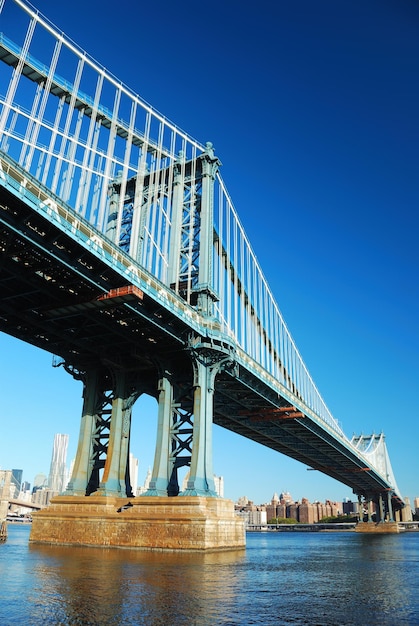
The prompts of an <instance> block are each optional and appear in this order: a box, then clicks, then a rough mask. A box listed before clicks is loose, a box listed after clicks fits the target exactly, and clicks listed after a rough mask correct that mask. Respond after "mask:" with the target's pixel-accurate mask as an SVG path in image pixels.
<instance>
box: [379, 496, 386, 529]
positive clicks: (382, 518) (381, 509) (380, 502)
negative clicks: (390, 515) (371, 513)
mask: <svg viewBox="0 0 419 626" xmlns="http://www.w3.org/2000/svg"><path fill="white" fill-rule="evenodd" d="M378 510H379V514H380V519H379V521H380V522H384V519H385V518H384V503H383V496H382V494H381V493H380V494H379V496H378Z"/></svg>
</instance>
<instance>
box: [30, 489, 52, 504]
mask: <svg viewBox="0 0 419 626" xmlns="http://www.w3.org/2000/svg"><path fill="white" fill-rule="evenodd" d="M54 495H56V492H55V491H53V490H52V489H48V488H47V487H40V488H39V489H37V490H36V491H35V492H34V493H33V494H32V502H33V503H34V504H39V505H40V506H46V505H47V504H49V501H50V500H51V498H52V497H53V496H54Z"/></svg>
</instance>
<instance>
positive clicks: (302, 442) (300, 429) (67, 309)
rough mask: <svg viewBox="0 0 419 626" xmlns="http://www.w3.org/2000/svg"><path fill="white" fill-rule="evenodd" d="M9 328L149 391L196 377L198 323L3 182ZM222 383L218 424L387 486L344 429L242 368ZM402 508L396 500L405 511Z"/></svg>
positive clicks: (4, 297)
mask: <svg viewBox="0 0 419 626" xmlns="http://www.w3.org/2000/svg"><path fill="white" fill-rule="evenodd" d="M174 297H177V296H175V295H174ZM0 330H1V331H3V332H5V333H7V334H9V335H12V336H14V337H17V338H18V339H21V340H23V341H26V342H28V343H31V344H33V345H35V346H38V347H39V348H42V349H44V350H47V351H48V352H50V353H52V354H54V355H57V356H59V357H61V358H62V359H63V360H64V361H65V362H66V363H67V364H70V365H71V366H72V367H74V368H76V369H79V370H85V369H86V368H89V367H91V366H92V365H94V366H97V365H98V364H100V365H102V366H104V367H107V366H110V367H113V368H119V369H121V370H124V371H132V372H135V374H136V375H137V376H138V378H139V379H141V389H142V392H144V393H149V394H151V395H157V392H156V389H157V383H158V380H159V378H160V376H161V372H162V371H164V370H167V369H170V370H172V371H176V372H180V373H183V375H185V376H186V377H187V378H190V375H191V364H190V359H189V356H188V353H187V350H186V346H187V341H188V336H189V334H190V332H191V330H190V327H189V326H187V325H186V324H185V323H184V322H183V321H182V320H181V319H179V318H177V317H176V316H174V315H172V314H171V313H170V312H169V311H168V310H167V309H165V308H164V307H163V306H160V305H159V304H158V302H156V300H154V299H152V298H151V297H149V296H147V294H145V293H143V292H142V291H141V290H139V289H137V288H134V287H133V286H132V285H131V283H130V282H129V281H128V280H125V281H124V280H123V279H121V274H120V273H119V272H117V271H116V269H114V268H112V267H111V266H110V265H108V264H107V263H105V262H104V261H103V260H102V259H100V258H98V256H97V255H96V254H95V253H94V251H93V250H92V251H89V250H87V249H86V248H85V247H82V246H80V244H79V243H78V242H77V241H75V240H74V238H72V237H71V236H69V234H67V233H66V232H64V231H63V230H61V229H60V228H59V227H58V226H57V225H56V224H54V223H53V222H51V221H48V220H47V219H46V218H44V217H43V216H42V215H40V214H38V213H35V212H34V211H33V210H32V209H31V208H30V207H28V206H27V204H26V203H25V202H24V201H22V200H21V199H20V198H18V197H17V196H16V195H14V194H13V193H11V192H9V191H8V190H7V189H5V188H4V187H3V186H1V187H0ZM202 341H204V342H205V341H206V338H205V337H203V338H202ZM179 376H181V375H180V374H179ZM215 384H216V393H215V395H214V398H215V399H214V422H215V423H216V424H218V425H220V426H223V427H224V428H227V429H229V430H231V431H233V432H236V433H238V434H240V435H243V436H245V437H248V438H249V439H252V440H254V441H256V442H258V443H260V444H262V445H265V446H268V447H270V448H272V449H274V450H277V451H278V452H281V453H283V454H285V455H287V456H290V457H292V458H294V459H296V460H298V461H300V462H302V463H305V464H306V465H307V466H308V467H309V468H312V469H316V470H319V471H321V472H323V473H325V474H327V475H329V476H331V477H332V478H335V479H336V480H338V481H340V482H342V483H343V484H345V485H347V486H349V487H350V488H351V489H353V491H354V492H355V493H357V494H359V495H364V496H366V497H371V498H374V497H375V496H376V494H378V493H380V492H383V491H385V490H386V485H385V483H384V482H383V481H382V479H380V477H379V475H378V474H376V473H375V472H374V471H373V470H371V468H365V467H364V466H363V464H362V462H361V460H360V459H359V458H358V457H357V456H356V455H355V454H354V453H353V452H352V451H351V450H350V449H349V448H348V447H347V446H346V445H345V443H344V442H343V441H342V442H341V441H340V440H339V438H336V436H335V433H333V432H332V431H330V432H329V431H328V430H326V429H325V428H324V427H323V426H322V425H321V424H320V423H318V422H317V421H315V420H314V419H312V418H311V417H309V416H307V415H304V414H301V413H299V412H298V411H296V410H295V409H293V407H291V406H290V403H289V400H286V399H285V398H281V397H278V394H277V393H276V392H274V391H273V390H272V389H271V388H269V387H268V386H267V385H265V384H264V383H262V382H261V381H260V380H258V379H256V377H254V376H253V375H251V374H250V373H249V372H248V371H247V370H244V368H241V367H238V368H236V370H235V372H234V375H233V374H232V373H231V372H228V371H221V372H220V373H219V374H218V375H217V378H216V383H215ZM278 409H279V410H278ZM380 481H381V482H380ZM402 506H403V503H402V501H401V500H400V499H399V498H396V499H394V501H393V507H394V508H395V509H397V508H400V507H402Z"/></svg>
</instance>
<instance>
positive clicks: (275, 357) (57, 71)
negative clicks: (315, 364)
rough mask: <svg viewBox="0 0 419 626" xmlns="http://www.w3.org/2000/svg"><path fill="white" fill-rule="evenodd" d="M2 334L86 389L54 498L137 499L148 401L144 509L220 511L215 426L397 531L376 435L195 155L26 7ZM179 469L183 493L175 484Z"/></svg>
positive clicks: (13, 41) (20, 11)
mask: <svg viewBox="0 0 419 626" xmlns="http://www.w3.org/2000/svg"><path fill="white" fill-rule="evenodd" d="M0 12H1V14H0V31H1V32H0V61H1V62H0V223H1V227H0V253H1V256H0V259H1V260H0V285H1V293H0V330H1V331H2V332H5V333H8V334H10V335H13V336H14V337H17V338H19V339H21V340H23V341H25V342H28V343H30V344H33V345H35V346H38V347H39V348H42V349H44V350H47V351H49V352H50V353H52V354H53V355H55V357H54V358H55V363H56V364H57V365H62V366H63V367H64V368H65V369H66V370H67V371H68V372H69V374H70V375H72V376H74V377H75V378H77V379H80V380H82V381H83V385H84V400H83V409H82V426H81V430H80V439H79V444H78V450H77V456H76V462H75V466H74V470H73V474H72V477H71V480H70V483H69V485H68V488H67V491H66V494H67V495H77V496H91V495H92V494H101V495H103V496H112V495H118V496H123V497H131V496H132V493H131V484H130V476H129V464H128V458H129V449H130V422H131V412H132V407H133V405H134V403H135V401H136V400H137V398H138V397H139V396H140V395H141V394H143V393H147V394H150V395H152V396H154V397H155V398H157V399H158V433H157V440H156V447H155V461H154V467H153V472H152V479H151V483H150V488H149V491H148V492H147V494H146V495H148V496H162V497H168V496H177V495H178V494H179V495H186V496H209V497H214V496H215V495H216V494H215V489H214V481H213V471H212V424H213V423H215V424H218V425H220V426H222V427H224V428H227V429H229V430H231V431H233V432H235V433H238V434H240V435H242V436H244V437H248V438H250V439H252V440H254V441H256V442H258V443H260V444H261V445H264V446H268V447H270V448H272V449H274V450H276V451H278V452H280V453H283V454H285V455H288V456H289V457H292V458H294V459H297V460H298V461H300V462H302V463H304V464H306V465H307V466H308V467H309V468H312V469H316V470H318V471H320V472H323V473H325V474H327V475H329V476H331V477H332V478H334V479H336V480H338V481H340V482H341V483H343V484H345V485H347V486H349V487H350V488H351V489H353V491H354V493H355V494H357V495H358V497H359V499H360V500H362V499H364V501H365V502H368V503H369V502H375V504H376V507H377V510H379V512H380V513H379V514H380V518H381V519H385V518H387V519H389V520H393V519H394V517H393V516H394V512H395V511H397V510H400V509H401V508H402V507H403V506H404V505H403V499H402V497H401V494H400V492H399V490H398V488H397V485H396V481H395V478H394V475H393V472H392V469H391V464H390V460H389V457H388V454H387V450H386V444H385V438H384V435H383V434H379V435H376V434H373V435H370V436H356V437H353V438H352V439H349V438H348V437H347V436H346V435H345V434H344V432H343V430H342V429H341V427H340V425H339V423H338V421H337V420H336V419H335V418H334V417H333V416H332V415H331V413H330V411H329V409H328V408H327V406H326V404H325V402H324V400H323V398H322V396H321V394H320V393H319V391H318V389H317V387H316V385H315V383H314V381H313V379H312V377H311V375H310V373H309V372H308V370H307V368H306V366H305V364H304V361H303V360H302V357H301V355H300V353H299V351H298V348H297V346H296V345H295V343H294V341H293V339H292V337H291V335H290V333H289V331H288V328H287V325H286V323H285V321H284V319H283V317H282V315H281V312H280V309H279V307H278V305H277V303H276V301H275V298H274V295H273V294H272V292H271V290H270V288H269V285H268V284H267V282H266V279H265V277H264V274H263V271H262V269H261V267H260V266H259V264H258V261H257V259H256V257H255V254H254V252H253V250H252V247H251V244H250V241H249V238H248V236H247V235H246V233H245V232H244V229H243V227H242V224H241V222H240V219H239V217H238V213H237V210H236V207H235V206H234V204H233V201H232V199H231V198H230V196H229V194H228V191H227V189H226V187H225V184H224V182H223V179H222V177H221V174H220V165H221V163H220V161H219V159H218V157H217V155H216V154H215V153H214V149H213V146H212V144H211V143H209V142H208V143H207V144H205V145H203V144H201V143H199V142H198V141H196V140H194V139H193V138H191V137H190V136H189V135H187V134H186V133H185V132H183V131H182V130H181V129H179V128H178V127H177V126H175V125H174V124H172V123H171V122H170V121H169V120H167V119H166V118H165V117H164V116H162V115H160V114H159V113H158V112H157V111H155V110H154V109H153V108H151V107H150V106H149V105H148V104H147V103H145V102H144V101H143V100H142V99H141V98H140V97H139V96H137V95H135V93H134V92H133V91H131V90H130V89H129V88H128V87H126V86H125V85H124V84H122V83H121V82H120V81H118V80H117V78H115V77H114V76H113V75H111V74H110V73H108V72H107V71H106V70H105V69H103V68H102V67H101V66H100V65H99V64H98V63H97V62H96V61H95V60H94V59H92V58H91V57H90V56H89V55H88V54H87V53H86V52H84V51H83V50H81V49H80V48H79V47H78V46H77V45H76V44H75V43H74V42H72V41H71V40H69V39H67V38H66V37H65V36H64V35H63V34H62V32H61V31H59V30H58V29H56V28H55V27H54V26H53V25H52V24H51V23H50V22H49V21H48V20H47V19H46V18H45V17H43V16H42V15H40V14H39V13H38V12H37V11H36V10H35V9H33V7H31V6H30V5H29V4H27V3H26V2H24V1H22V0H0ZM181 467H185V468H187V469H188V472H189V474H188V482H187V488H186V491H184V492H181V491H180V488H179V482H178V470H179V469H180V468H181Z"/></svg>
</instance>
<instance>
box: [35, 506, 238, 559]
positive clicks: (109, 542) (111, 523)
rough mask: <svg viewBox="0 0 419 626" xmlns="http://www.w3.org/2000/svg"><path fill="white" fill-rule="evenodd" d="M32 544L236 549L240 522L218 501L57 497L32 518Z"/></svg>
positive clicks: (151, 548)
mask: <svg viewBox="0 0 419 626" xmlns="http://www.w3.org/2000/svg"><path fill="white" fill-rule="evenodd" d="M30 541H31V542H32V543H47V544H57V545H71V546H103V547H107V548H109V547H115V548H138V549H143V550H156V551H190V552H192V551H205V552H212V551H213V552H215V551H221V550H237V549H242V548H244V547H245V543H246V540H245V531H244V522H243V521H242V520H240V519H239V518H238V517H237V516H236V515H235V513H234V504H233V502H232V501H231V500H224V499H223V498H211V497H199V496H177V497H172V498H170V497H158V496H150V497H148V496H142V497H139V498H126V497H125V498H120V497H111V496H94V495H91V496H89V497H83V496H56V497H55V498H53V499H52V500H51V504H50V506H49V507H48V508H46V509H43V510H42V511H38V512H37V513H34V515H33V522H32V530H31V535H30Z"/></svg>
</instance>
